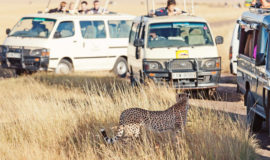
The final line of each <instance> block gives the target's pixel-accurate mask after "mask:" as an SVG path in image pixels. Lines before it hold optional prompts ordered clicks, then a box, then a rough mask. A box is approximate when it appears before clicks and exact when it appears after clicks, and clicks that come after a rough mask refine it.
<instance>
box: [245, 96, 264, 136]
mask: <svg viewBox="0 0 270 160" xmlns="http://www.w3.org/2000/svg"><path fill="white" fill-rule="evenodd" d="M246 104H247V126H248V127H250V130H251V131H252V132H258V131H260V129H261V128H262V123H263V118H261V117H260V116H259V115H257V114H256V113H255V112H254V111H252V110H251V108H252V107H254V105H255V100H254V98H253V96H252V94H251V92H250V91H248V94H247V102H246Z"/></svg>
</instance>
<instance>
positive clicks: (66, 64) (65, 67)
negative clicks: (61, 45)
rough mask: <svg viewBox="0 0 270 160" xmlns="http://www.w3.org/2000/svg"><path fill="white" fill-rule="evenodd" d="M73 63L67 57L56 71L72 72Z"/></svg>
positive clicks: (57, 72) (58, 72)
mask: <svg viewBox="0 0 270 160" xmlns="http://www.w3.org/2000/svg"><path fill="white" fill-rule="evenodd" d="M72 69H73V67H72V64H71V63H70V62H69V61H68V60H66V59H62V60H61V61H60V62H59V64H58V66H57V68H56V69H55V73H56V74H69V73H70V72H72Z"/></svg>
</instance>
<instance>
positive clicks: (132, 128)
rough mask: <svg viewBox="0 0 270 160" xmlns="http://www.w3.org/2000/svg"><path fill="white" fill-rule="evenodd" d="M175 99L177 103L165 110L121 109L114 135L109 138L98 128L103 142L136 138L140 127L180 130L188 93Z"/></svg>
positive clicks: (183, 121)
mask: <svg viewBox="0 0 270 160" xmlns="http://www.w3.org/2000/svg"><path fill="white" fill-rule="evenodd" d="M176 99H177V103H176V104H175V105H173V106H171V107H170V108H168V109H167V110H165V111H148V110H144V109H140V108H130V109H127V110H125V111H123V112H122V113H121V116H120V122H119V126H118V127H117V133H116V136H115V137H113V138H109V137H108V136H107V133H106V131H105V130H104V129H101V130H100V131H101V134H102V135H103V138H104V140H105V142H106V143H108V144H113V143H115V142H116V141H118V140H124V139H126V138H129V139H130V138H132V139H133V138H138V137H139V136H140V134H141V128H142V127H144V128H145V129H146V130H150V131H154V132H164V131H173V132H179V131H181V130H182V128H183V127H184V126H185V124H186V119H187V112H188V108H189V103H188V95H187V94H179V95H177V97H176Z"/></svg>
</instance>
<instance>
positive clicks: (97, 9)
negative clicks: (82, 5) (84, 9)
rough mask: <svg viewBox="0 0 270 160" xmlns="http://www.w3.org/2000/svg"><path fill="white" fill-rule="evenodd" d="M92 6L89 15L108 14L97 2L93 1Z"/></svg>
mask: <svg viewBox="0 0 270 160" xmlns="http://www.w3.org/2000/svg"><path fill="white" fill-rule="evenodd" d="M93 6H94V7H93V8H91V9H90V11H89V13H90V14H103V13H107V12H108V11H107V10H106V9H105V8H102V7H100V2H99V0H94V2H93Z"/></svg>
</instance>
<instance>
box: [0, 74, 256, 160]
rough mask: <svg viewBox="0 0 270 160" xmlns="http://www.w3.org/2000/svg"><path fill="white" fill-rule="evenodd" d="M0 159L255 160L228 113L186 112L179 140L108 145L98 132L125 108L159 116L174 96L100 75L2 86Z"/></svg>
mask: <svg viewBox="0 0 270 160" xmlns="http://www.w3.org/2000/svg"><path fill="white" fill-rule="evenodd" d="M0 91H1V92H0V159H8V160H20V159H22V160H24V159H27V160H30V159H31V160H32V159H35V160H37V159H48V160H54V159H55V160H56V159H57V160H59V159H78V160H80V159H91V160H95V159H106V160H111V159H114V160H116V159H117V160H118V159H120V160H121V159H122V160H128V159H130V160H131V159H132V160H133V159H145V160H148V159H151V160H165V159H166V160H173V159H177V160H186V159H218V160H228V159H230V160H231V159H235V160H240V159H243V160H249V159H256V158H257V155H256V150H257V148H258V146H257V142H256V140H255V139H254V138H253V137H252V136H250V134H249V131H248V130H247V129H246V127H245V125H244V122H243V121H242V120H241V119H238V118H236V119H235V118H231V116H230V115H229V114H227V113H222V112H218V111H212V110H206V109H202V108H200V106H191V107H190V110H189V113H188V122H187V125H186V128H185V130H184V131H183V132H182V133H180V134H179V135H177V141H175V140H174V139H173V138H174V137H171V134H170V133H163V134H156V133H152V132H145V133H144V134H143V135H142V136H141V138H140V139H139V140H136V141H133V142H131V143H130V144H126V145H123V144H121V143H116V144H114V145H106V144H105V143H104V141H103V139H102V136H101V134H100V133H99V130H100V129H101V128H105V129H106V130H107V131H108V134H109V135H110V136H113V131H112V130H111V129H110V128H111V127H113V126H116V125H117V123H118V119H119V115H120V113H121V112H122V111H123V110H125V109H127V108H131V107H140V108H144V109H149V110H164V109H166V108H167V107H169V106H171V105H173V104H174V103H175V91H174V90H173V89H169V88H166V87H157V86H154V85H149V86H142V87H139V88H131V87H130V86H129V83H128V82H127V81H126V80H122V79H118V78H115V77H114V76H111V75H109V76H102V75H98V74H95V75H82V74H76V75H65V76H63V75H62V76H56V75H50V74H49V75H44V74H41V75H34V76H31V77H20V78H17V79H8V80H2V81H0Z"/></svg>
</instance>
